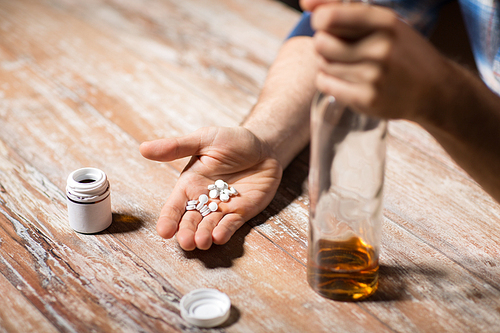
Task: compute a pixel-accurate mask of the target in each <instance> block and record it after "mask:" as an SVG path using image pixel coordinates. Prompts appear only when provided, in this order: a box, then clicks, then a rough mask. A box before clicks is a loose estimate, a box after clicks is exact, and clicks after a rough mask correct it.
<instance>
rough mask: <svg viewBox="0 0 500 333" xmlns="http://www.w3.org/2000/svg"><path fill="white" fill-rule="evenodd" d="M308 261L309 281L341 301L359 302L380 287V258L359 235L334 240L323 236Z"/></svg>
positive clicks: (323, 293)
mask: <svg viewBox="0 0 500 333" xmlns="http://www.w3.org/2000/svg"><path fill="white" fill-rule="evenodd" d="M312 248H315V250H313V251H316V253H314V254H313V255H312V256H310V258H313V259H312V260H309V262H308V263H307V278H308V280H309V284H310V285H311V286H312V287H313V289H314V290H316V291H317V292H318V293H319V294H320V295H322V296H324V297H327V298H330V299H334V300H338V301H357V300H361V299H364V298H366V297H368V296H370V295H372V294H373V293H374V292H375V290H376V289H377V286H378V267H379V265H378V257H377V256H376V254H375V251H374V250H373V248H372V247H371V246H370V245H368V244H366V243H364V242H363V240H361V239H360V238H358V237H352V238H350V239H348V240H346V241H342V242H333V241H329V240H324V239H320V240H319V243H318V246H314V247H312Z"/></svg>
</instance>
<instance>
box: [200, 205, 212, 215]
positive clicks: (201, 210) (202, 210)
mask: <svg viewBox="0 0 500 333" xmlns="http://www.w3.org/2000/svg"><path fill="white" fill-rule="evenodd" d="M207 210H208V211H209V210H210V209H208V207H207V205H204V206H203V207H202V208H201V209H200V213H202V214H203V213H205V212H206V211H207Z"/></svg>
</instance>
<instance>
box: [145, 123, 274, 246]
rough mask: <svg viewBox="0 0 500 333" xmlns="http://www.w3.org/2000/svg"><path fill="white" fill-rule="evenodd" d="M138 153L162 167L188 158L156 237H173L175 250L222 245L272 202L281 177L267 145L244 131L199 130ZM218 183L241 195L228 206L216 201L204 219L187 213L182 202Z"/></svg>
mask: <svg viewBox="0 0 500 333" xmlns="http://www.w3.org/2000/svg"><path fill="white" fill-rule="evenodd" d="M140 151H141V154H142V155H143V156H144V157H146V158H148V159H151V160H155V161H161V162H168V161H173V160H175V159H178V158H182V157H187V156H192V158H191V160H190V162H189V163H188V165H187V166H186V168H185V169H184V170H183V171H182V173H181V175H180V177H179V180H178V181H177V184H176V185H175V188H174V190H173V191H172V193H171V195H170V197H169V198H168V200H167V202H166V203H165V205H164V206H163V209H162V211H161V214H160V218H159V220H158V224H157V231H158V233H159V234H160V236H162V237H163V238H171V237H173V236H174V235H175V234H176V233H177V240H178V242H179V245H180V246H181V247H182V248H183V249H184V250H187V251H190V250H194V249H195V248H199V249H202V250H206V249H208V248H210V246H211V245H212V243H215V244H224V243H226V242H227V241H228V240H229V239H230V238H231V236H232V235H233V234H234V232H235V231H236V230H237V229H238V228H239V227H241V226H242V225H243V224H244V223H245V222H246V221H248V220H249V219H251V218H252V217H254V216H256V215H257V214H258V213H260V212H261V211H262V210H263V209H264V208H265V207H266V206H267V205H268V204H269V203H270V202H271V200H272V199H273V197H274V194H275V193H276V190H277V188H278V185H279V183H280V181H281V176H282V167H281V165H280V163H279V162H278V161H277V160H276V158H274V156H273V155H272V152H271V150H270V149H269V148H268V146H267V145H266V144H265V143H264V142H262V141H261V140H260V139H259V138H257V137H256V136H255V135H254V134H253V133H252V132H250V131H249V130H247V129H245V128H243V127H233V128H222V127H210V128H202V129H200V130H198V131H196V132H194V133H192V134H189V135H187V136H184V137H179V138H171V139H161V140H156V141H151V142H145V143H143V144H142V145H141V147H140ZM217 179H222V180H224V181H225V182H226V183H228V184H229V185H230V186H233V187H234V188H235V189H236V190H237V191H238V192H239V194H238V195H237V196H232V197H231V199H230V200H229V201H227V202H218V199H215V200H216V202H217V203H218V204H219V209H218V210H217V211H216V212H212V213H211V214H209V215H207V216H206V217H204V218H202V216H201V214H200V213H199V212H198V211H196V210H194V211H186V210H185V208H186V202H187V201H188V200H192V199H198V196H199V195H200V194H208V190H207V186H208V185H209V184H213V183H214V181H215V180H217ZM212 200H213V199H212Z"/></svg>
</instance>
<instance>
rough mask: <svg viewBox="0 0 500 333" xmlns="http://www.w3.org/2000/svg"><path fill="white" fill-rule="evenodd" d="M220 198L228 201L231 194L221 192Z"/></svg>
mask: <svg viewBox="0 0 500 333" xmlns="http://www.w3.org/2000/svg"><path fill="white" fill-rule="evenodd" d="M219 199H220V201H223V202H226V201H228V200H229V195H227V194H225V193H221V195H220V197H219Z"/></svg>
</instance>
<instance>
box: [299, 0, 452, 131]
mask: <svg viewBox="0 0 500 333" xmlns="http://www.w3.org/2000/svg"><path fill="white" fill-rule="evenodd" d="M302 5H303V6H304V7H305V9H307V10H312V11H313V14H312V19H311V24H312V27H313V28H314V29H315V30H316V34H315V36H314V44H315V49H316V52H317V53H318V55H319V73H318V75H317V77H316V86H317V88H318V89H319V90H321V91H323V92H325V93H328V94H331V95H333V96H335V97H336V98H337V99H338V100H340V101H342V102H343V103H344V104H347V105H350V106H351V107H353V108H354V109H355V110H358V111H359V112H362V113H365V114H369V115H374V116H378V117H383V118H392V119H397V118H404V119H409V120H414V121H418V122H420V123H422V122H424V123H425V122H429V120H430V119H428V118H432V117H434V116H435V115H436V113H438V112H439V111H440V110H439V109H440V108H441V107H442V106H443V105H445V104H446V103H447V102H449V101H448V100H446V99H447V98H448V99H451V98H453V97H452V96H454V94H455V93H454V92H453V91H450V89H449V87H450V83H449V79H450V77H451V76H452V75H453V74H454V71H455V68H454V67H453V66H452V65H451V62H450V61H449V60H448V59H446V58H445V57H443V56H442V55H441V54H440V53H439V52H438V51H437V50H436V49H435V48H434V47H433V46H432V45H431V44H430V43H429V42H428V41H427V40H425V39H424V38H423V37H422V36H421V35H420V34H419V33H418V32H417V31H415V30H414V29H413V28H411V27H410V26H408V25H407V24H406V23H404V22H403V21H401V20H400V19H399V18H398V17H397V15H396V14H395V13H394V12H393V11H392V10H390V9H387V8H383V7H379V6H367V5H365V4H363V3H351V4H348V5H346V4H344V3H339V2H336V1H335V2H329V1H318V0H303V1H302Z"/></svg>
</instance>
